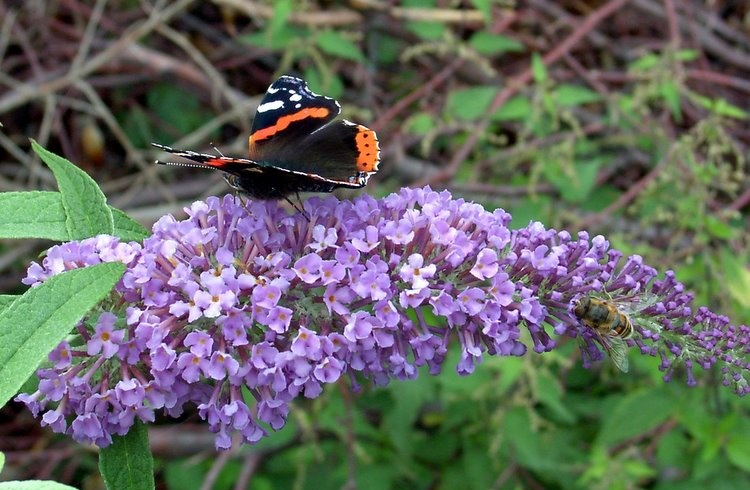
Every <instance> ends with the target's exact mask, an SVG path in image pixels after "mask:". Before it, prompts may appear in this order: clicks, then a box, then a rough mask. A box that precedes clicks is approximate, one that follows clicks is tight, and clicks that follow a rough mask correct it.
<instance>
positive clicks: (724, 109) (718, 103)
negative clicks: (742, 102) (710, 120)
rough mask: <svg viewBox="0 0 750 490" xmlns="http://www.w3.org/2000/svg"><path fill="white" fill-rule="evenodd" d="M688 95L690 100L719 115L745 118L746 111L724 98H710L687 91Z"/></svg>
mask: <svg viewBox="0 0 750 490" xmlns="http://www.w3.org/2000/svg"><path fill="white" fill-rule="evenodd" d="M689 96H690V100H691V101H693V102H694V103H696V104H698V105H700V106H702V107H703V108H705V109H707V110H709V111H712V112H713V113H714V114H717V115H719V116H724V117H733V118H735V119H747V114H748V113H747V111H745V110H743V109H741V108H739V107H737V106H735V105H732V104H730V103H729V102H727V101H726V100H724V99H712V98H710V97H704V96H702V95H700V94H696V93H689Z"/></svg>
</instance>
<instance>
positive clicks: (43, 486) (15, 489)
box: [0, 480, 76, 490]
mask: <svg viewBox="0 0 750 490" xmlns="http://www.w3.org/2000/svg"><path fill="white" fill-rule="evenodd" d="M0 490H76V489H75V487H70V486H68V485H63V484H62V483H57V482H56V481H45V480H26V481H6V482H2V483H0Z"/></svg>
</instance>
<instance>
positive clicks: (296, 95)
mask: <svg viewBox="0 0 750 490" xmlns="http://www.w3.org/2000/svg"><path fill="white" fill-rule="evenodd" d="M289 100H291V101H292V102H298V101H300V100H302V96H301V95H300V94H294V95H292V96H291V97H289Z"/></svg>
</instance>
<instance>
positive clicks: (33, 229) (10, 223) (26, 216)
mask: <svg viewBox="0 0 750 490" xmlns="http://www.w3.org/2000/svg"><path fill="white" fill-rule="evenodd" d="M0 238H44V239H47V240H56V241H61V242H62V241H66V240H68V239H69V235H68V229H67V228H66V227H65V209H64V208H63V205H62V197H61V196H60V193H59V192H49V191H30V192H3V193H0Z"/></svg>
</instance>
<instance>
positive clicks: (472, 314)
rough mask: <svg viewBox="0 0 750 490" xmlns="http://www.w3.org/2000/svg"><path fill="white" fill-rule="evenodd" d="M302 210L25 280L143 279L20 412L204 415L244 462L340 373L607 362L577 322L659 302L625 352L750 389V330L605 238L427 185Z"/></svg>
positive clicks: (61, 264) (244, 217)
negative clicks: (81, 274) (568, 347)
mask: <svg viewBox="0 0 750 490" xmlns="http://www.w3.org/2000/svg"><path fill="white" fill-rule="evenodd" d="M304 207H305V211H306V213H307V216H303V215H301V214H297V215H291V216H290V215H288V214H286V212H285V211H284V210H283V209H282V208H281V207H279V206H278V205H277V204H276V203H274V202H253V201H250V202H249V203H247V204H246V205H243V204H242V203H241V202H240V201H239V200H237V199H235V198H234V197H232V196H226V197H225V198H223V199H218V198H209V199H207V200H206V201H205V202H196V203H194V204H193V205H192V206H191V207H190V208H188V209H187V210H186V211H187V214H188V218H187V219H185V220H182V221H177V220H176V219H175V218H173V217H171V216H166V217H164V218H162V219H160V220H159V221H158V222H157V223H155V224H154V226H153V235H152V236H151V237H149V238H148V239H146V240H145V241H144V243H143V245H142V246H141V245H139V244H136V243H130V244H124V243H120V242H119V241H118V240H117V239H115V238H112V237H97V238H94V239H88V240H82V241H79V242H70V243H66V244H63V245H59V246H57V247H53V248H52V249H50V250H49V252H48V253H47V256H46V257H45V259H44V260H43V261H42V263H41V264H32V265H31V267H29V270H28V275H27V277H26V279H24V282H25V283H26V284H30V285H32V286H34V285H36V284H39V283H40V282H42V281H44V280H46V279H47V278H49V277H50V276H52V275H55V274H58V273H60V272H63V271H65V270H69V269H73V268H78V267H85V266H87V265H92V264H96V263H100V262H109V261H118V262H122V263H124V264H125V265H126V266H127V270H126V272H125V274H124V276H123V278H122V280H121V281H120V282H119V283H118V285H117V286H116V288H115V292H114V293H113V296H116V298H114V300H113V299H112V298H110V299H109V300H108V301H106V302H103V303H102V305H101V308H100V309H99V310H97V311H95V312H94V313H92V314H91V315H90V316H89V317H87V318H86V319H84V321H83V322H82V323H81V324H79V325H78V328H77V330H76V332H77V334H78V335H79V336H80V341H79V342H76V343H73V342H63V343H61V344H60V346H58V348H56V349H55V350H54V351H53V352H52V353H51V354H50V356H49V361H50V362H49V365H48V366H47V367H44V368H42V369H40V370H39V372H38V376H39V378H40V383H39V389H38V391H37V392H35V393H31V394H22V395H19V396H18V398H17V399H18V400H19V401H22V402H23V403H25V404H27V406H28V407H29V408H30V410H31V411H32V413H34V415H36V416H40V417H41V418H42V423H43V424H45V425H49V426H50V427H51V428H52V429H53V430H55V431H56V432H64V433H67V434H70V435H71V436H73V437H74V438H75V439H76V440H78V441H83V442H91V443H95V444H97V445H100V446H106V445H108V444H110V443H111V440H112V435H113V434H124V433H125V432H127V430H128V429H129V428H130V426H132V424H133V423H134V422H135V420H141V421H144V422H148V421H151V420H153V419H154V417H155V414H156V412H159V413H164V414H166V415H169V416H173V417H176V416H179V415H180V414H181V413H182V412H183V410H184V409H185V407H187V406H189V405H191V406H194V407H197V409H198V414H199V415H200V416H201V417H202V418H203V419H205V420H206V422H207V423H208V426H209V430H211V431H212V432H214V433H215V434H216V435H217V436H216V446H217V448H219V449H227V448H228V447H230V445H231V441H232V436H233V435H238V436H239V437H240V438H241V439H242V440H243V441H245V442H246V443H255V442H257V441H258V440H259V439H261V438H262V437H263V436H265V435H266V434H267V433H268V431H269V430H278V429H280V428H281V427H283V426H284V424H285V422H286V418H287V416H288V413H289V403H290V402H291V401H292V400H294V399H295V398H296V397H298V396H304V397H308V398H314V397H317V396H319V394H320V393H321V392H322V390H323V388H324V386H325V385H326V384H330V383H335V382H337V381H338V380H340V379H342V378H344V379H346V380H347V381H348V382H350V383H351V386H352V388H353V389H357V388H358V387H359V386H360V384H361V383H362V382H363V380H365V379H367V380H370V382H372V383H374V384H377V385H382V384H386V383H388V382H389V381H390V380H393V379H400V380H406V379H413V378H414V377H416V376H417V375H418V373H419V367H421V366H427V369H428V371H429V373H430V374H438V373H439V372H440V371H441V370H442V368H443V363H444V361H445V359H446V355H447V351H448V346H449V344H450V343H451V342H457V343H458V345H459V346H460V353H461V354H460V360H459V361H458V365H457V366H456V370H457V371H458V372H459V373H460V374H470V373H472V372H473V371H475V370H476V369H477V367H478V365H479V364H480V363H481V362H482V360H483V359H484V357H485V356H487V355H499V356H522V355H524V354H525V353H526V352H527V350H528V349H529V348H531V349H533V350H534V351H535V352H538V353H543V352H547V351H550V350H552V349H554V348H555V347H556V345H557V338H559V337H560V336H570V337H578V338H579V339H580V341H581V344H582V347H581V348H582V352H583V356H582V357H583V362H584V365H586V366H589V365H590V364H591V363H593V362H596V361H599V360H601V359H603V358H604V357H605V355H604V351H603V346H604V344H602V340H604V338H603V337H602V336H601V333H597V332H595V331H594V329H592V328H591V327H590V326H587V325H586V324H585V323H584V322H583V321H581V319H580V318H578V316H577V315H576V312H575V305H576V304H577V302H578V301H580V300H582V299H584V298H599V299H601V300H603V301H610V302H612V303H613V304H617V305H625V306H627V305H635V304H642V305H643V307H642V308H641V309H640V310H638V311H635V310H634V312H633V313H632V314H631V313H628V318H629V320H631V321H632V324H633V326H634V334H633V335H632V338H630V339H629V340H625V341H623V342H628V344H626V345H627V346H630V347H637V348H638V349H630V351H631V352H630V354H631V355H634V354H635V353H637V352H640V353H642V354H644V355H651V356H659V358H660V359H661V365H660V369H662V370H663V371H664V372H665V374H664V377H665V379H667V380H668V379H671V378H672V377H673V376H674V375H675V373H676V372H684V373H685V376H686V378H687V382H688V384H690V385H693V384H695V383H696V382H697V378H696V375H695V374H696V371H697V368H701V369H710V368H711V367H712V366H714V365H718V366H720V367H721V370H722V371H721V372H722V374H723V382H724V384H726V385H729V386H731V387H732V388H733V389H734V391H735V392H736V393H738V394H740V395H744V394H747V393H748V391H750V389H749V388H748V382H747V376H748V371H749V370H750V364H749V363H748V360H747V359H748V354H749V353H750V351H749V349H750V329H748V327H746V326H744V325H740V326H735V325H732V324H731V323H730V322H729V320H728V319H726V318H725V317H721V316H718V315H715V314H714V313H712V312H710V311H708V310H707V309H705V308H700V309H694V308H693V305H692V296H691V295H690V294H688V293H686V292H685V291H684V287H683V286H682V284H680V283H679V282H677V280H676V279H675V277H674V274H673V273H671V272H667V273H666V274H665V275H664V276H663V277H660V278H657V272H656V270H655V269H653V268H652V267H649V266H648V265H646V264H644V263H643V261H642V259H641V258H640V257H638V256H632V257H623V256H622V254H621V253H620V252H618V251H616V250H612V249H610V247H609V243H608V242H607V241H606V240H605V239H604V238H603V237H599V236H597V237H593V238H590V237H589V236H588V234H587V233H585V232H581V233H579V234H578V236H577V237H573V236H571V235H570V233H568V232H566V231H559V232H558V231H555V230H551V229H546V228H545V227H544V226H542V225H541V224H540V223H534V222H532V223H530V224H529V225H528V226H526V227H524V228H521V229H518V230H510V229H509V228H508V224H509V222H510V218H511V217H510V215H509V214H507V213H505V212H504V211H502V210H495V211H493V212H489V211H487V210H485V209H484V208H482V207H481V206H479V205H478V204H474V203H469V202H465V201H463V200H461V199H454V198H453V197H452V196H451V195H450V194H449V193H448V192H434V191H432V190H430V189H429V188H424V189H403V190H402V191H401V192H399V193H397V194H392V195H390V196H387V197H385V198H383V199H380V200H375V199H373V198H372V197H369V196H362V197H360V198H357V199H355V200H353V201H338V200H337V199H336V198H334V197H328V198H326V199H319V198H311V199H309V200H308V201H307V202H306V203H305V206H304ZM625 306H623V311H624V308H625ZM618 307H619V306H618ZM618 311H619V310H618ZM605 333H606V332H605ZM597 335H599V336H597ZM524 339H526V340H524ZM74 346H75V347H74ZM678 367H679V371H677V368H678ZM247 394H249V395H250V396H246V395H247Z"/></svg>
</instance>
